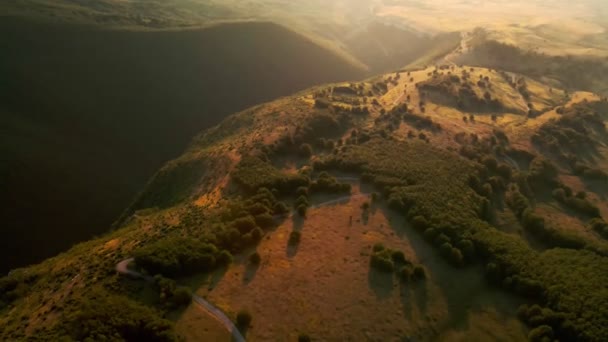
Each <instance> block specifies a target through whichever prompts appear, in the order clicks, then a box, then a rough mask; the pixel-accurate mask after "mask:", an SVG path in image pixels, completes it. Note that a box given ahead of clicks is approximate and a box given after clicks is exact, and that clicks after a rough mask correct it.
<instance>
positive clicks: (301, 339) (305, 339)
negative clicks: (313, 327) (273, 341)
mask: <svg viewBox="0 0 608 342" xmlns="http://www.w3.org/2000/svg"><path fill="white" fill-rule="evenodd" d="M310 341H312V339H311V338H310V336H308V334H304V333H301V334H300V335H298V342H310Z"/></svg>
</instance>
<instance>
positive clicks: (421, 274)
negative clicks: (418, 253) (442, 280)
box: [414, 265, 426, 279]
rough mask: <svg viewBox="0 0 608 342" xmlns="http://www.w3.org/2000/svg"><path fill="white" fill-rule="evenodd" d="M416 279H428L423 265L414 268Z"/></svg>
mask: <svg viewBox="0 0 608 342" xmlns="http://www.w3.org/2000/svg"><path fill="white" fill-rule="evenodd" d="M414 277H416V278H417V279H425V278H426V270H425V269H424V267H422V266H421V265H416V266H414Z"/></svg>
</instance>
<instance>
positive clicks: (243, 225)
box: [232, 216, 257, 234]
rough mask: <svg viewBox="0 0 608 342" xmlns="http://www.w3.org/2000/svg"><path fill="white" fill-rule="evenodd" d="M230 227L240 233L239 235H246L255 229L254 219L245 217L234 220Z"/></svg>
mask: <svg viewBox="0 0 608 342" xmlns="http://www.w3.org/2000/svg"><path fill="white" fill-rule="evenodd" d="M232 226H233V227H234V228H236V229H238V230H239V232H241V234H247V233H249V232H250V231H252V230H253V229H254V228H256V227H257V224H256V223H255V218H254V217H253V216H246V217H241V218H238V219H236V220H235V221H234V222H232Z"/></svg>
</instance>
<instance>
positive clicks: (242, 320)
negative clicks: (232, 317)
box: [236, 310, 252, 329]
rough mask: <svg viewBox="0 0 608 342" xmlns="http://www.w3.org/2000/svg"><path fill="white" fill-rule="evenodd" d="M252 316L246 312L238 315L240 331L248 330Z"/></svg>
mask: <svg viewBox="0 0 608 342" xmlns="http://www.w3.org/2000/svg"><path fill="white" fill-rule="evenodd" d="M251 320H252V317H251V314H250V313H249V312H248V311H246V310H241V311H239V312H238V313H237V315H236V325H237V326H238V327H239V328H240V329H246V328H248V327H249V325H250V324H251Z"/></svg>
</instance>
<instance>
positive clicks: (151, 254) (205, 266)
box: [134, 237, 231, 277]
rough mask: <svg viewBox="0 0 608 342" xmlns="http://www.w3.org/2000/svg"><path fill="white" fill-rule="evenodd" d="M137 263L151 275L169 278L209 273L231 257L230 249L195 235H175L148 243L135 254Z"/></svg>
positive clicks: (227, 261)
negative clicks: (221, 249) (218, 246)
mask: <svg viewBox="0 0 608 342" xmlns="http://www.w3.org/2000/svg"><path fill="white" fill-rule="evenodd" d="M134 257H135V263H136V264H137V265H138V266H140V267H142V268H143V269H145V270H146V271H148V272H149V273H150V274H154V275H156V274H162V275H165V276H169V277H179V276H186V275H191V274H195V273H201V272H208V271H211V270H213V269H215V267H216V266H219V265H221V264H227V263H229V262H230V260H231V255H230V253H229V252H228V251H219V250H218V249H217V247H216V246H215V245H213V244H210V243H205V242H202V241H201V240H199V239H196V238H192V237H171V238H166V239H162V240H159V241H157V242H155V243H151V244H148V245H145V246H144V247H142V248H140V249H138V250H136V251H135V253H134Z"/></svg>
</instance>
